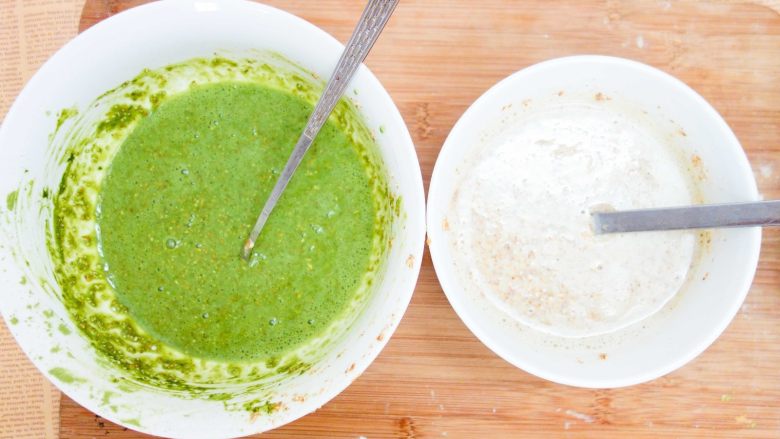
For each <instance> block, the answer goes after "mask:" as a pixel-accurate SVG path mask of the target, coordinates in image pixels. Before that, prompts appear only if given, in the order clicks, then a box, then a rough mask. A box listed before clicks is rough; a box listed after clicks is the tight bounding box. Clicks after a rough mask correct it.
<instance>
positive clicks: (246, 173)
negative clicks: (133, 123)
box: [97, 82, 375, 361]
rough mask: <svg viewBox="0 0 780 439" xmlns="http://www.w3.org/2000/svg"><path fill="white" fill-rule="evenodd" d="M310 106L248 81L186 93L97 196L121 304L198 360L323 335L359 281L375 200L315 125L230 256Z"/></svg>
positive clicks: (271, 350) (360, 172)
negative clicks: (257, 231)
mask: <svg viewBox="0 0 780 439" xmlns="http://www.w3.org/2000/svg"><path fill="white" fill-rule="evenodd" d="M311 110H312V108H311V106H310V105H309V104H308V103H307V102H305V101H303V100H302V99H300V98H297V97H295V96H293V95H292V94H289V93H286V92H283V91H279V90H274V89H270V88H267V87H264V86H262V85H257V84H251V83H238V82H226V83H217V84H211V85H203V86H198V87H194V88H193V89H192V90H191V91H189V92H187V93H185V94H183V95H180V96H176V97H173V98H171V99H170V100H168V101H166V102H165V103H164V104H162V105H161V106H159V107H158V108H157V109H156V110H154V111H153V112H152V113H151V114H150V115H149V116H147V117H146V118H144V119H142V120H141V122H140V123H139V124H138V125H137V127H136V128H134V130H133V131H132V133H131V134H130V136H129V137H128V138H127V140H125V142H124V143H123V145H122V146H121V149H120V150H119V153H118V154H117V155H116V157H115V158H114V159H113V161H112V163H111V167H110V169H109V171H108V176H107V177H106V179H105V181H104V183H103V188H102V191H101V195H100V197H101V198H100V201H99V205H98V209H99V212H100V214H99V215H98V217H97V221H98V224H99V226H100V233H99V242H100V244H101V246H102V250H103V257H104V260H105V262H106V264H107V268H108V276H109V280H110V282H111V283H112V284H113V286H114V287H115V289H116V291H117V294H118V299H119V301H120V302H121V303H122V304H123V305H125V306H126V307H127V309H128V310H129V313H130V315H131V316H132V317H133V318H134V319H135V320H136V322H137V323H138V324H139V325H140V326H141V327H142V328H143V329H145V330H146V331H148V332H149V333H151V334H152V335H154V336H156V337H157V338H159V339H160V340H162V341H163V342H165V343H168V344H169V345H171V346H173V347H175V348H177V349H178V350H180V351H182V352H184V353H187V354H189V355H193V356H196V357H200V358H208V359H217V360H227V361H235V360H254V359H258V358H269V357H276V356H280V355H283V354H284V353H285V352H286V351H288V350H290V349H292V348H295V347H296V346H298V345H300V344H301V343H303V342H305V341H306V340H307V339H309V338H311V337H313V336H315V335H317V334H318V332H320V331H322V330H323V329H324V328H326V327H327V326H328V325H329V324H330V323H331V322H332V321H333V320H334V319H337V318H338V317H339V316H340V314H341V313H342V311H343V310H344V309H345V308H346V307H347V305H348V304H349V302H350V301H351V300H353V298H354V296H355V294H356V291H357V289H358V286H359V284H360V282H361V280H362V277H363V275H364V274H365V273H366V272H367V271H368V266H369V260H370V256H371V252H372V241H373V235H374V222H375V206H374V204H375V203H374V202H373V200H372V198H373V194H372V190H371V185H370V184H369V175H368V173H367V172H366V169H365V164H364V163H363V161H362V159H361V157H360V155H359V150H358V149H357V148H356V147H355V145H353V144H352V143H351V141H350V139H349V138H348V137H347V136H346V135H345V134H344V133H343V132H342V131H340V130H339V129H338V128H337V127H336V126H335V125H334V124H333V123H330V122H329V123H327V124H326V125H325V127H324V128H323V130H322V131H321V132H320V134H319V135H318V137H317V139H316V141H315V142H314V145H313V146H312V148H311V149H310V151H309V152H308V153H307V155H306V156H305V158H304V160H303V162H302V164H301V166H300V167H299V168H298V170H297V172H296V174H295V176H294V178H293V179H292V181H291V182H290V184H289V186H288V187H287V189H286V191H285V192H284V194H283V196H282V198H281V199H280V202H279V204H278V205H277V207H276V209H275V210H274V211H273V214H272V215H271V217H270V219H269V220H268V223H267V224H266V226H265V229H264V230H263V233H262V235H261V236H260V239H259V240H258V242H257V244H256V247H255V253H254V255H253V259H252V260H251V261H250V263H247V262H246V261H244V260H242V259H241V258H240V257H239V253H240V250H241V248H242V245H243V242H244V240H245V239H246V236H247V233H248V232H249V231H250V230H251V228H252V225H253V224H254V221H255V219H256V217H257V214H258V212H259V209H260V208H261V207H262V205H263V202H264V200H265V199H266V197H267V196H268V194H269V193H270V191H271V188H272V187H273V185H274V183H275V182H276V179H277V177H278V175H279V171H280V170H281V169H282V168H283V167H284V164H285V162H286V160H287V158H288V157H289V155H290V152H291V151H292V148H293V146H294V145H295V142H296V140H297V137H298V135H299V133H300V132H301V131H302V130H303V127H304V125H305V124H306V120H307V117H308V115H309V114H310V112H311Z"/></svg>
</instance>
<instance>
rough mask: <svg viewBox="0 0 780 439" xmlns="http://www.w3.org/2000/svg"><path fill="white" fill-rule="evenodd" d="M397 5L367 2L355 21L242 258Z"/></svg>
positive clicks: (375, 0)
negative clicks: (345, 44)
mask: <svg viewBox="0 0 780 439" xmlns="http://www.w3.org/2000/svg"><path fill="white" fill-rule="evenodd" d="M397 4H398V0H369V2H368V4H367V5H366V8H365V9H364V10H363V15H361V17H360V21H358V24H357V26H355V30H354V31H353V32H352V36H351V37H350V38H349V41H348V42H347V46H346V47H345V48H344V52H343V53H342V54H341V58H339V62H338V63H337V64H336V68H335V69H334V71H333V75H331V77H330V80H328V84H327V85H326V86H325V91H323V93H322V96H321V97H320V100H319V101H318V102H317V105H316V106H315V107H314V111H313V112H312V113H311V116H309V121H308V122H307V123H306V128H304V130H303V133H302V134H301V137H300V138H299V139H298V143H296V145H295V148H294V149H293V152H292V154H291V155H290V158H289V159H288V160H287V164H286V165H285V166H284V170H282V173H281V175H279V179H278V180H277V181H276V185H275V186H274V188H273V190H272V191H271V195H269V196H268V199H267V200H266V202H265V205H264V206H263V210H262V211H261V212H260V216H259V217H258V218H257V222H256V223H255V226H254V228H253V229H252V232H251V233H250V234H249V237H248V238H247V239H246V241H245V242H244V247H243V249H242V251H241V257H243V258H244V259H246V260H248V259H249V255H250V254H251V253H252V249H253V248H254V246H255V242H256V241H257V237H258V236H259V235H260V232H261V231H262V230H263V226H264V225H265V222H266V221H267V220H268V216H269V215H270V214H271V211H272V210H273V208H274V206H276V202H277V201H278V200H279V197H280V196H281V195H282V192H283V191H284V188H286V187H287V183H289V181H290V178H292V176H293V173H294V172H295V169H296V168H298V165H299V164H300V163H301V160H302V159H303V156H304V154H306V151H307V150H308V149H309V147H310V146H311V144H312V142H313V141H314V138H315V137H317V133H319V132H320V129H321V128H322V126H323V125H324V124H325V121H326V120H327V119H328V116H329V115H330V113H331V112H332V111H333V108H334V107H335V106H336V103H338V101H339V98H340V97H341V95H342V94H343V93H344V89H345V88H346V87H347V84H348V83H349V81H350V80H351V79H352V76H353V75H354V74H355V72H356V71H357V69H358V67H359V66H360V63H362V62H363V60H364V59H366V56H367V55H368V52H369V50H371V47H373V45H374V42H376V40H377V38H378V37H379V34H380V33H381V32H382V29H384V27H385V24H386V23H387V20H388V19H389V18H390V15H392V13H393V10H395V7H396V5H397Z"/></svg>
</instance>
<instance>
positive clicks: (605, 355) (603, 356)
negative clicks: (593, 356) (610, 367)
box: [599, 352, 607, 360]
mask: <svg viewBox="0 0 780 439" xmlns="http://www.w3.org/2000/svg"><path fill="white" fill-rule="evenodd" d="M606 359H607V354H605V353H604V352H602V353H600V354H599V360H606Z"/></svg>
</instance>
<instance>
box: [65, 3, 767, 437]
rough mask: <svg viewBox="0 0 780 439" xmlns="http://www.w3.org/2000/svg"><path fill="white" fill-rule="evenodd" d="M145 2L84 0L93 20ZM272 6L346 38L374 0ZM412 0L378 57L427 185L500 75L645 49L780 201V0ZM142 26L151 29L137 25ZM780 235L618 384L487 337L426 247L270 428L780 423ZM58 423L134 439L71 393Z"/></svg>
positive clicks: (722, 432) (597, 429)
mask: <svg viewBox="0 0 780 439" xmlns="http://www.w3.org/2000/svg"><path fill="white" fill-rule="evenodd" d="M140 3H144V1H137V0H136V1H133V0H130V1H120V0H113V1H112V0H103V1H98V0H88V1H87V2H86V5H85V7H84V12H83V16H82V20H81V29H82V30H83V29H86V28H88V27H89V26H91V25H92V24H94V23H96V22H98V21H100V20H102V19H104V18H106V17H108V16H110V15H112V14H115V13H117V12H119V11H121V10H124V9H126V8H128V7H131V6H133V5H135V4H140ZM270 3H272V4H274V5H275V6H278V7H280V8H282V9H285V10H287V11H290V12H292V13H293V14H296V15H298V16H301V17H303V18H305V19H307V20H309V21H311V22H312V23H314V24H316V25H317V26H320V27H322V28H323V29H325V30H326V31H327V32H329V33H331V34H333V35H334V36H336V37H337V38H338V39H339V40H341V41H346V39H347V38H348V36H349V34H350V33H351V31H352V27H353V25H354V23H355V21H356V19H357V17H358V16H359V14H360V11H361V9H362V7H363V2H361V1H357V0H355V1H335V0H333V1H317V2H313V1H305V0H297V1H291V2H283V1H279V0H273V1H270ZM758 3H759V2H754V3H750V2H726V1H702V2H676V1H675V2H671V1H655V0H652V1H650V0H646V1H610V0H606V1H604V0H601V1H597V0H581V1H556V2H548V1H543V0H525V1H523V2H513V1H500V0H481V1H468V0H457V1H454V0H453V1H432V0H419V1H414V0H406V1H403V2H402V3H401V5H400V6H399V7H398V9H397V11H396V13H395V15H394V17H393V18H392V19H391V21H390V23H389V25H388V27H387V29H386V30H385V32H384V34H383V35H382V36H381V38H380V39H379V42H378V43H377V45H376V47H375V48H374V50H373V51H372V52H371V55H370V56H369V57H368V60H367V64H368V65H369V67H370V68H371V69H372V71H373V72H374V73H375V74H376V75H377V76H378V77H379V79H380V80H381V81H382V83H383V84H384V85H385V87H386V88H387V90H388V91H389V92H390V94H391V95H392V97H393V98H394V99H395V102H396V103H397V104H398V106H399V108H400V110H401V113H402V114H403V116H404V119H405V120H406V123H407V125H408V127H409V130H410V131H411V133H412V136H413V138H414V142H415V144H416V146H417V154H418V156H419V158H420V163H421V165H422V171H423V177H424V179H425V183H426V186H427V184H428V181H429V179H430V175H431V171H432V169H433V164H434V162H435V160H436V156H437V154H438V152H439V148H440V147H441V145H442V143H443V142H444V139H445V137H446V135H447V133H448V132H449V130H450V128H451V127H452V125H453V124H454V123H455V121H456V120H457V119H458V117H459V116H460V114H461V113H462V112H463V111H464V110H465V109H466V107H467V106H468V105H469V104H471V102H473V101H474V100H475V99H476V98H477V97H478V96H479V95H480V94H482V93H483V92H484V91H485V90H486V89H487V88H488V87H490V86H491V85H493V84H494V83H496V82H497V81H498V80H500V79H501V78H503V77H505V76H507V75H509V74H510V73H512V72H514V71H516V70H518V69H521V68H523V67H525V66H528V65H530V64H533V63H535V62H538V61H542V60H545V59H548V58H553V57H558V56H563V55H571V54H583V53H598V54H609V55H617V56H623V57H627V58H633V59H636V60H639V61H642V62H645V63H648V64H651V65H653V66H656V67H659V68H661V69H663V70H666V71H667V72H670V73H671V74H673V75H675V76H677V77H679V78H680V79H682V80H683V81H685V82H686V83H688V84H689V85H691V86H692V87H693V88H694V89H696V90H697V91H699V92H700V93H701V94H702V95H704V97H705V98H706V99H708V100H709V101H710V102H711V103H712V104H713V105H714V106H715V107H716V108H717V109H718V111H720V113H721V114H722V115H723V116H724V117H725V118H726V120H727V121H728V122H729V124H730V125H731V127H732V128H733V129H734V131H735V132H736V134H737V136H738V137H739V139H740V140H741V142H742V144H743V146H744V147H745V149H746V150H747V152H748V155H749V158H750V161H751V164H752V166H753V169H754V172H755V175H756V178H757V180H758V183H759V186H760V189H761V191H762V193H763V194H764V196H765V197H766V198H780V2H771V1H769V2H762V3H763V4H758ZM139 32H143V30H142V29H139ZM778 364H780V233H778V231H772V230H769V231H766V232H765V235H764V243H763V249H762V253H761V263H760V266H759V269H758V274H757V276H756V280H755V283H754V285H753V288H752V290H751V292H750V294H749V296H748V299H747V302H746V303H745V305H744V306H743V307H742V310H741V311H740V312H739V314H738V315H737V317H736V318H735V319H734V322H733V323H732V324H731V326H729V328H728V329H727V330H726V332H725V333H724V334H723V336H722V337H721V338H720V339H719V340H718V341H717V342H716V343H715V344H714V345H713V346H712V347H710V348H709V349H708V350H707V351H706V352H705V353H704V354H702V355H701V356H700V357H699V358H697V359H696V360H695V361H693V362H692V363H690V364H689V365H687V366H685V367H684V368H682V369H681V370H679V371H677V372H674V373H672V374H669V375H668V376H665V377H663V378H660V379H658V380H655V381H653V382H650V383H647V384H643V385H639V386H634V387H631V388H624V389H615V390H585V389H576V388H571V387H566V386H561V385H557V384H553V383H550V382H547V381H544V380H541V379H538V378H535V377H533V376H531V375H529V374H527V373H525V372H523V371H521V370H518V369H516V368H514V367H513V366H511V365H510V364H508V363H506V362H505V361H503V360H502V359H500V358H499V357H497V356H496V355H494V354H493V353H492V352H491V351H489V350H488V349H487V348H486V347H485V346H483V345H482V344H481V343H480V342H479V341H478V340H477V339H476V338H475V337H474V336H473V335H472V334H471V332H469V330H468V329H467V328H466V327H465V326H464V325H463V324H462V323H461V321H460V320H459V319H458V317H457V316H456V315H455V313H454V312H453V310H452V308H450V306H449V304H448V302H447V299H446V298H445V296H444V294H443V292H442V290H441V287H440V286H439V284H438V282H437V280H436V275H435V273H434V270H433V266H432V265H431V260H430V257H429V256H427V255H426V256H425V259H424V262H423V267H422V272H421V274H420V280H419V283H418V285H417V289H416V291H415V294H414V298H413V300H412V303H411V306H410V307H409V310H408V312H407V313H406V316H405V317H404V319H403V321H402V322H401V325H400V327H399V329H398V332H397V333H396V334H395V335H394V336H393V338H392V339H391V340H390V343H389V344H388V345H387V347H386V348H385V350H384V351H383V352H382V354H381V355H380V356H379V358H378V359H377V360H376V362H374V364H373V365H371V367H370V368H369V369H368V370H367V371H366V372H365V373H364V374H363V376H361V377H360V378H359V379H357V380H356V381H355V382H354V383H353V384H352V385H351V386H350V387H349V388H348V389H347V390H346V391H344V392H343V393H342V394H341V395H339V396H338V397H337V398H335V399H334V400H333V401H331V402H329V403H328V404H326V405H325V406H324V407H322V408H321V409H320V410H318V411H317V412H316V413H313V414H310V415H309V416H306V417H304V418H302V419H300V420H298V421H296V422H293V423H292V424H290V425H287V426H285V427H282V428H280V429H278V430H275V431H273V432H271V433H270V434H269V435H268V436H269V437H301V436H304V435H306V436H311V437H349V438H358V437H361V436H365V437H368V438H377V437H386V438H395V437H402V438H422V437H521V436H523V437H524V436H529V437H530V436H545V437H547V436H562V437H568V436H582V435H587V436H594V437H606V438H610V437H627V436H631V437H634V438H637V437H659V436H674V437H707V438H709V437H756V438H758V437H761V438H766V437H779V436H780V369H778ZM61 418H62V419H61V436H62V438H63V439H70V438H85V437H104V436H108V437H119V438H137V437H144V436H143V435H140V434H137V433H134V432H132V431H127V430H126V429H123V428H121V427H117V426H115V425H113V424H111V423H109V422H108V421H105V420H103V419H101V418H99V417H97V416H95V415H94V414H92V413H90V412H88V411H87V410H85V409H83V408H81V407H80V406H78V405H77V404H76V403H74V402H73V401H71V400H69V399H68V398H66V397H63V399H62V407H61Z"/></svg>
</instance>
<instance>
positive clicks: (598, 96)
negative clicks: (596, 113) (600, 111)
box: [593, 92, 612, 102]
mask: <svg viewBox="0 0 780 439" xmlns="http://www.w3.org/2000/svg"><path fill="white" fill-rule="evenodd" d="M593 99H595V100H597V101H599V102H602V101H611V100H612V98H610V97H609V96H607V95H605V94H604V93H602V92H598V93H596V95H595V96H593Z"/></svg>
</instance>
